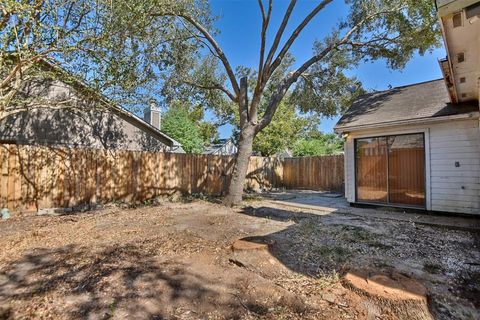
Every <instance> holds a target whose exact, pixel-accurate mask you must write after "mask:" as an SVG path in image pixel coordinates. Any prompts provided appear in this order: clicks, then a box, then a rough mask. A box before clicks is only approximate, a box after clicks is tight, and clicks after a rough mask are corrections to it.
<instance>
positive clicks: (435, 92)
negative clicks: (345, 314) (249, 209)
mask: <svg viewBox="0 0 480 320" xmlns="http://www.w3.org/2000/svg"><path fill="white" fill-rule="evenodd" d="M437 8H438V14H439V17H440V21H441V24H442V30H443V37H444V40H445V46H446V48H447V58H446V59H444V60H441V61H440V67H441V68H442V72H443V74H444V78H442V79H439V80H433V81H429V82H424V83H417V84H413V85H409V86H403V87H398V88H394V89H390V90H386V91H381V92H373V93H369V94H365V95H363V96H361V97H359V98H358V99H357V100H356V101H355V102H354V103H353V105H352V106H351V107H350V109H349V110H348V111H347V112H346V114H345V115H344V116H343V117H342V118H341V119H340V120H339V122H338V123H337V125H336V126H335V131H336V132H337V133H339V134H342V135H343V136H344V137H346V143H345V195H346V198H347V200H348V201H349V202H350V203H365V204H381V205H390V206H399V207H413V208H421V209H426V210H433V211H444V212H455V213H468V214H480V129H479V125H480V122H479V92H480V19H479V15H480V1H478V0H476V1H437Z"/></svg>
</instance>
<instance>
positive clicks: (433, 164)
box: [345, 119, 480, 214]
mask: <svg viewBox="0 0 480 320" xmlns="http://www.w3.org/2000/svg"><path fill="white" fill-rule="evenodd" d="M412 132H424V133H425V154H426V175H427V177H426V180H427V183H426V198H427V209H428V210H434V211H445V212H455V213H468V214H480V130H479V121H478V119H467V120H455V121H449V122H441V123H432V124H425V125H423V126H422V125H409V126H406V125H403V126H401V127H400V126H397V127H389V128H383V129H371V130H364V131H355V132H350V134H349V135H348V137H347V140H346V143H345V196H346V197H347V200H348V201H349V202H355V161H354V156H355V152H354V151H355V150H354V139H356V138H360V137H365V136H382V135H386V134H401V133H412ZM455 162H459V164H460V166H459V167H456V166H455Z"/></svg>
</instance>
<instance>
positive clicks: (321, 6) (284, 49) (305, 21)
mask: <svg viewBox="0 0 480 320" xmlns="http://www.w3.org/2000/svg"><path fill="white" fill-rule="evenodd" d="M330 2H332V0H323V1H322V2H320V3H319V4H318V5H317V6H316V7H315V8H314V9H313V10H312V11H311V12H310V13H309V14H308V16H306V17H305V19H303V21H302V22H301V23H300V24H299V25H298V27H297V28H296V29H295V30H294V31H293V33H292V35H291V36H290V38H288V40H287V42H286V43H285V44H284V45H283V47H282V49H281V50H280V53H279V54H278V56H277V57H276V58H275V60H274V61H273V63H272V65H271V66H268V67H267V68H268V75H267V78H268V77H269V76H270V75H272V73H273V72H274V71H275V69H277V67H278V66H279V65H280V63H281V62H282V60H283V58H284V57H285V54H286V53H287V52H288V50H290V47H291V46H292V44H293V43H294V42H295V40H296V39H297V37H298V35H299V34H300V32H302V30H303V29H304V28H305V27H306V26H307V25H308V23H309V22H310V21H311V20H312V19H313V18H314V17H315V16H316V15H317V14H318V13H319V12H320V11H321V10H323V9H324V8H325V7H326V6H327V5H328V4H329V3H330Z"/></svg>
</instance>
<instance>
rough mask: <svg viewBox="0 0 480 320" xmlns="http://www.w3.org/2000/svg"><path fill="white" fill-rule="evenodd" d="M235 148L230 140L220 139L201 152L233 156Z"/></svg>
mask: <svg viewBox="0 0 480 320" xmlns="http://www.w3.org/2000/svg"><path fill="white" fill-rule="evenodd" d="M236 152H237V147H236V146H235V144H234V143H233V141H232V139H220V140H218V143H216V144H212V145H211V146H208V147H206V148H205V150H204V151H203V154H223V155H226V154H235V153H236Z"/></svg>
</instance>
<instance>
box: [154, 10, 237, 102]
mask: <svg viewBox="0 0 480 320" xmlns="http://www.w3.org/2000/svg"><path fill="white" fill-rule="evenodd" d="M155 15H157V16H158V14H154V15H153V16H155ZM160 15H162V16H171V17H180V18H183V19H185V20H186V21H187V22H189V23H190V24H191V25H192V26H194V27H195V29H197V30H198V31H199V32H200V33H201V34H203V35H204V36H205V39H206V40H207V41H208V42H209V43H210V44H211V45H212V47H213V48H214V49H215V51H216V52H217V54H218V58H219V59H220V61H222V64H223V66H224V68H225V71H226V72H227V75H228V78H229V79H230V83H231V85H232V88H233V91H234V92H235V95H237V96H238V95H239V94H240V88H239V86H238V83H237V79H236V78H235V73H234V72H233V69H232V67H231V65H230V62H229V61H228V59H227V57H226V56H225V53H224V52H223V50H222V48H221V47H220V45H219V44H218V43H217V41H215V39H214V38H213V36H212V35H211V34H210V33H209V32H208V30H207V29H205V27H203V26H202V25H201V24H200V23H199V22H197V21H196V20H195V19H194V18H192V17H190V16H187V15H183V14H169V13H165V14H160Z"/></svg>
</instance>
